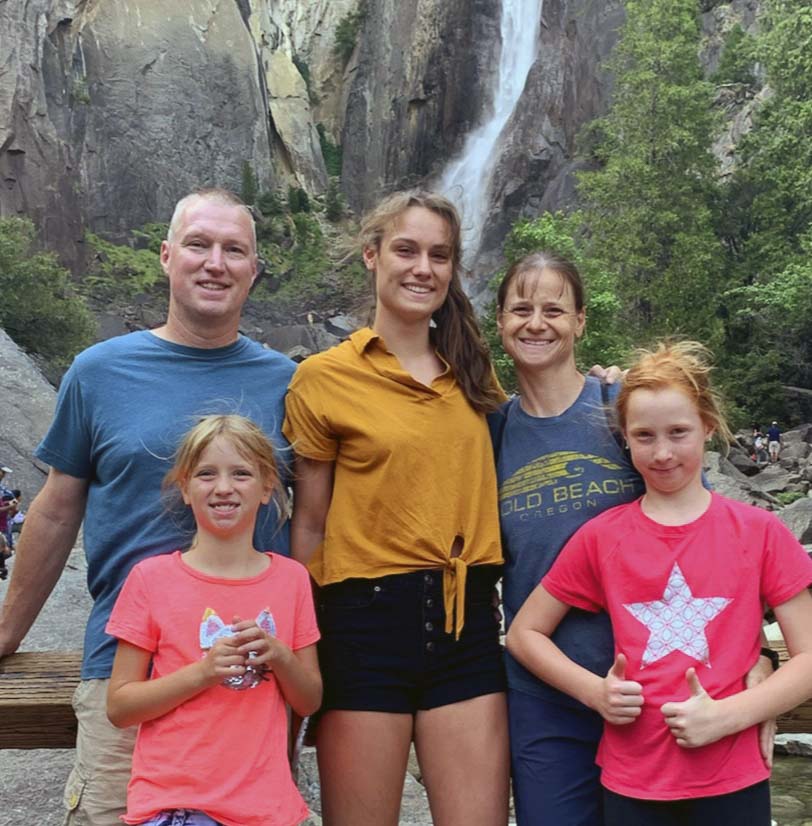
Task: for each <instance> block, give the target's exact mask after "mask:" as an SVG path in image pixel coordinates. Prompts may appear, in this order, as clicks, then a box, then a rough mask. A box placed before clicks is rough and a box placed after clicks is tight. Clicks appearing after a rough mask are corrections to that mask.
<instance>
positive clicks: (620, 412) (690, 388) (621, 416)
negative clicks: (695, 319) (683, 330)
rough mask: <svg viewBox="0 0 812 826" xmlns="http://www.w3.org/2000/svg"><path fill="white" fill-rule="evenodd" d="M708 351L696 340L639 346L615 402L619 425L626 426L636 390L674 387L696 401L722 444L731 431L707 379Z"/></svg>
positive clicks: (708, 373) (710, 366)
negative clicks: (631, 400) (635, 359)
mask: <svg viewBox="0 0 812 826" xmlns="http://www.w3.org/2000/svg"><path fill="white" fill-rule="evenodd" d="M712 370H713V366H712V365H711V354H710V351H709V350H708V349H707V348H706V347H705V346H704V345H702V344H700V343H699V342H698V341H671V340H667V341H661V342H660V343H659V344H658V345H657V347H656V349H654V350H639V351H638V354H637V361H636V362H635V363H634V364H633V365H632V366H631V367H630V368H629V371H628V372H627V373H626V377H625V378H624V379H623V386H622V387H621V389H620V392H619V393H618V396H617V400H616V402H615V410H616V415H617V420H618V425H619V426H620V429H621V430H623V431H625V429H626V416H627V413H628V408H629V398H630V397H631V394H632V393H634V391H635V390H661V389H664V388H666V387H674V388H676V389H677V390H680V391H682V392H683V393H685V395H686V396H688V398H689V399H690V400H691V401H692V402H693V403H694V404H695V405H696V409H697V412H698V413H699V416H700V418H701V419H702V421H703V423H704V424H705V426H706V427H709V428H712V429H713V430H714V432H715V433H716V435H717V436H718V437H719V439H720V440H721V441H722V442H723V443H725V445H727V444H729V443H730V442H732V441H733V440H734V439H733V434H732V433H731V431H730V428H729V426H728V424H727V421H726V419H725V415H724V412H723V402H722V398H721V396H720V395H719V393H718V392H717V391H716V390H715V389H714V388H713V386H712V385H711V382H710V374H711V371H712Z"/></svg>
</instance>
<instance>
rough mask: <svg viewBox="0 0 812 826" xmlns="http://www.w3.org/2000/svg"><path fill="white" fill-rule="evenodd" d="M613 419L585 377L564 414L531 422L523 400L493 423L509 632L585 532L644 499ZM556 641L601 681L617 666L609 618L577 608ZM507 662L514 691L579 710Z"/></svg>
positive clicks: (595, 381)
mask: <svg viewBox="0 0 812 826" xmlns="http://www.w3.org/2000/svg"><path fill="white" fill-rule="evenodd" d="M618 389H619V388H618V387H617V386H616V385H612V386H610V387H609V388H607V390H608V391H609V392H608V396H609V398H610V399H613V398H614V397H615V396H616V395H617V392H618ZM607 415H608V411H607V410H606V409H605V407H604V404H603V400H602V397H601V385H600V382H599V381H598V379H596V378H593V377H591V376H588V377H587V379H586V383H585V384H584V388H583V390H582V391H581V393H580V395H579V396H578V398H577V399H576V400H575V402H574V403H573V405H572V406H571V407H570V408H569V409H568V410H566V411H564V413H562V414H561V415H560V416H551V417H547V418H540V417H537V416H531V415H529V414H527V413H525V412H524V410H522V408H521V405H520V403H519V399H518V398H514V399H511V400H510V401H509V402H506V403H505V404H504V405H503V406H502V408H501V409H500V411H498V412H497V413H494V414H491V416H490V424H491V433H492V435H493V436H494V454H495V456H496V471H497V479H498V482H499V513H500V524H501V528H502V549H503V551H504V555H505V569H504V578H503V582H502V598H503V601H504V607H505V622H506V623H507V625H508V627H509V626H510V623H511V622H512V621H513V618H514V617H515V616H516V613H517V612H518V610H519V608H521V606H522V603H524V601H525V600H526V599H527V597H528V596H529V595H530V593H531V591H532V590H533V589H534V588H535V587H536V586H537V585H538V584H539V582H540V581H541V578H542V577H543V576H544V575H545V574H546V573H547V571H548V570H549V569H550V568H551V567H552V564H553V562H554V561H555V559H556V557H557V556H558V554H559V553H560V551H561V549H562V548H563V547H564V545H565V544H566V542H567V540H568V539H569V538H570V537H571V536H572V535H573V534H574V533H575V531H576V530H577V529H578V528H579V527H580V526H581V525H583V524H584V523H585V522H586V521H588V520H589V519H591V518H592V517H593V516H596V515H597V514H599V513H602V512H603V511H605V510H607V509H608V508H612V507H614V506H615V505H621V504H624V503H626V502H631V501H633V500H634V499H637V498H638V497H639V496H641V495H642V494H643V492H644V487H643V482H642V480H641V478H640V476H639V475H638V473H637V471H636V470H635V469H634V468H633V467H632V465H631V463H630V461H629V459H628V457H627V455H626V452H625V451H624V450H623V449H622V448H621V446H620V445H619V444H618V440H617V437H616V434H615V432H614V431H613V430H612V428H611V427H610V425H609V421H608V418H607ZM500 417H503V418H501V421H500ZM553 640H554V641H555V643H556V645H558V646H559V648H561V650H562V651H564V652H565V653H566V654H567V656H569V657H570V658H571V659H573V660H574V661H575V662H577V663H579V664H580V665H582V666H584V667H585V668H588V669H589V670H590V671H592V672H594V673H596V674H601V675H603V674H606V672H607V671H608V670H609V668H610V667H611V665H612V658H613V641H612V628H611V625H610V622H609V617H608V616H607V615H606V614H603V613H601V614H592V613H590V612H588V611H580V610H577V609H571V610H570V611H569V612H568V613H567V615H566V617H564V619H563V621H562V622H561V624H560V625H559V626H558V628H557V629H556V631H555V633H554V634H553ZM506 657H507V674H508V684H509V685H510V687H511V688H513V689H518V690H520V691H524V692H525V693H528V694H533V695H536V696H540V697H544V698H545V699H548V700H551V701H553V702H557V703H561V704H566V705H572V704H577V701H576V700H574V699H572V698H571V697H569V696H568V695H566V694H563V693H561V692H560V691H557V690H556V689H554V688H552V687H550V686H548V685H546V684H545V683H542V682H541V681H540V680H538V679H537V678H536V677H534V676H533V675H532V674H531V673H530V672H529V671H527V670H526V669H525V668H523V667H522V666H521V665H520V664H519V663H518V662H517V661H516V660H515V659H513V657H512V656H511V655H510V654H509V653H508V654H507V655H506Z"/></svg>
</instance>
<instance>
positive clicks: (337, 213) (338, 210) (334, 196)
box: [324, 178, 344, 223]
mask: <svg viewBox="0 0 812 826" xmlns="http://www.w3.org/2000/svg"><path fill="white" fill-rule="evenodd" d="M324 214H325V216H326V218H327V220H328V221H332V222H333V223H336V222H337V221H340V220H341V218H342V217H343V216H344V199H343V198H342V197H341V189H340V188H339V185H338V178H330V182H329V183H328V184H327V192H326V193H325V195H324Z"/></svg>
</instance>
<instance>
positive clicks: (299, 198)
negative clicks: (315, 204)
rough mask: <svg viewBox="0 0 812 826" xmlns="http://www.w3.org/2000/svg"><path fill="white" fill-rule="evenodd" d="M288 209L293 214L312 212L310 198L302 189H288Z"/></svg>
mask: <svg viewBox="0 0 812 826" xmlns="http://www.w3.org/2000/svg"><path fill="white" fill-rule="evenodd" d="M288 209H289V210H290V211H291V212H293V213H296V212H310V198H308V197H307V193H306V192H305V191H304V190H303V189H302V188H301V187H298V186H289V187H288Z"/></svg>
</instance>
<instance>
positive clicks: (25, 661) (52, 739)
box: [0, 651, 82, 749]
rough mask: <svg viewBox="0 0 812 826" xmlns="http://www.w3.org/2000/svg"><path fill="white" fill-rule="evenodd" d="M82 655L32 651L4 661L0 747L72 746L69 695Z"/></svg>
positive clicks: (1, 665)
mask: <svg viewBox="0 0 812 826" xmlns="http://www.w3.org/2000/svg"><path fill="white" fill-rule="evenodd" d="M81 666H82V655H81V654H79V653H78V652H73V651H32V652H26V653H23V654H11V655H10V656H8V657H4V658H3V659H2V660H0V749H72V748H74V746H75V745H76V717H74V714H73V707H72V706H71V699H72V697H73V692H74V690H75V689H76V686H77V685H78V684H79V680H80V672H81Z"/></svg>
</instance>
